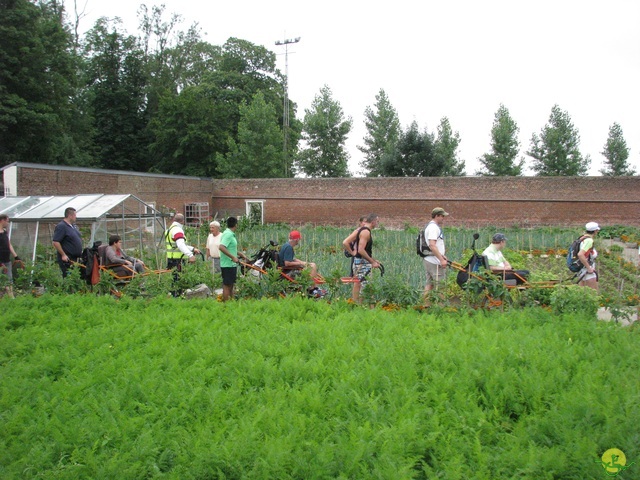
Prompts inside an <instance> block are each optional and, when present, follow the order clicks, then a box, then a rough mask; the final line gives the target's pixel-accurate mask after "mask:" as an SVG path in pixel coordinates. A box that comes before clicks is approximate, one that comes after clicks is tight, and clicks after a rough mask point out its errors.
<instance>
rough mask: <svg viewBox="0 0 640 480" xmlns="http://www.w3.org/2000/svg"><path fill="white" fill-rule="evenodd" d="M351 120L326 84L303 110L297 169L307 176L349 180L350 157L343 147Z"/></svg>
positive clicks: (349, 129)
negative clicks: (304, 143) (301, 145)
mask: <svg viewBox="0 0 640 480" xmlns="http://www.w3.org/2000/svg"><path fill="white" fill-rule="evenodd" d="M351 126H352V120H351V118H345V116H344V113H343V111H342V107H341V106H340V103H339V102H338V101H336V100H334V99H333V97H332V94H331V89H330V88H329V87H328V86H327V85H325V86H324V87H322V88H321V89H320V93H319V94H318V95H316V96H315V98H314V100H313V102H312V104H311V108H310V109H307V110H305V116H304V121H303V134H302V138H303V140H305V142H306V147H305V148H303V149H302V151H301V152H300V154H299V155H298V157H297V159H296V166H297V168H298V169H299V170H300V171H301V172H302V173H304V174H305V175H307V176H309V177H348V176H349V168H348V161H349V154H348V152H347V150H346V148H345V142H346V140H347V136H348V135H349V132H350V131H351Z"/></svg>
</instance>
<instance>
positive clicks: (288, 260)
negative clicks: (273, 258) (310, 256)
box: [278, 230, 318, 277]
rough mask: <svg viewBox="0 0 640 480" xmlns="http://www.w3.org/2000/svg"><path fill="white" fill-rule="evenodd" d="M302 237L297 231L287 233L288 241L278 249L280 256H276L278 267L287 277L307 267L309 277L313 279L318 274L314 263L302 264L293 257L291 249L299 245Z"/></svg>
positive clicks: (293, 253)
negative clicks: (309, 270)
mask: <svg viewBox="0 0 640 480" xmlns="http://www.w3.org/2000/svg"><path fill="white" fill-rule="evenodd" d="M301 239H302V235H300V232H299V231H298V230H292V231H291V233H289V241H288V242H286V243H285V244H284V245H282V248H280V254H279V255H278V266H279V267H280V268H281V269H282V273H285V274H287V275H296V274H297V273H298V272H300V270H302V269H304V268H307V267H309V268H310V269H311V272H310V273H311V276H312V277H315V276H316V275H317V273H318V267H316V264H315V263H311V262H303V261H302V260H299V259H297V258H296V256H295V252H294V250H293V247H295V246H296V245H298V243H300V240H301Z"/></svg>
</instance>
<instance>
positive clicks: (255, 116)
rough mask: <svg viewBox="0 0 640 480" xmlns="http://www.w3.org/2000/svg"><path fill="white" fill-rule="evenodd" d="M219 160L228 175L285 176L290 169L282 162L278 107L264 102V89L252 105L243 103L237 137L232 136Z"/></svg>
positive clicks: (233, 176) (219, 165)
mask: <svg viewBox="0 0 640 480" xmlns="http://www.w3.org/2000/svg"><path fill="white" fill-rule="evenodd" d="M217 162H218V170H219V172H220V174H221V175H222V176H223V177H226V178H278V177H284V176H285V171H288V169H287V166H285V165H284V163H283V162H284V152H283V150H282V130H281V129H280V127H279V126H278V121H277V116H276V109H275V107H274V106H273V105H270V104H268V103H266V102H265V100H264V95H263V94H262V92H258V93H256V94H255V95H254V96H253V100H252V101H251V103H250V104H249V105H246V104H243V105H241V106H240V122H239V123H238V141H237V142H236V141H235V140H234V139H233V138H230V139H229V152H228V153H227V154H226V155H221V154H218V158H217ZM288 168H289V169H290V168H291V165H289V166H288Z"/></svg>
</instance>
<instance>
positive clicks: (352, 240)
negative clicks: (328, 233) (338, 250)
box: [342, 215, 367, 277]
mask: <svg viewBox="0 0 640 480" xmlns="http://www.w3.org/2000/svg"><path fill="white" fill-rule="evenodd" d="M366 219H367V217H366V216H364V215H363V216H362V217H360V218H359V219H358V227H357V228H356V229H355V230H354V231H353V232H351V233H350V234H349V236H348V237H347V238H345V239H344V240H343V241H342V247H343V248H344V256H345V257H347V258H348V259H349V260H350V262H349V276H350V277H353V259H354V258H355V254H356V253H358V252H356V251H355V246H356V244H357V239H358V235H359V234H360V229H361V228H362V227H364V222H365V220H366Z"/></svg>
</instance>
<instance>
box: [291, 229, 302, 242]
mask: <svg viewBox="0 0 640 480" xmlns="http://www.w3.org/2000/svg"><path fill="white" fill-rule="evenodd" d="M289 238H290V239H291V240H300V239H301V238H302V235H300V232H299V231H298V230H291V233H290V234H289Z"/></svg>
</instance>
